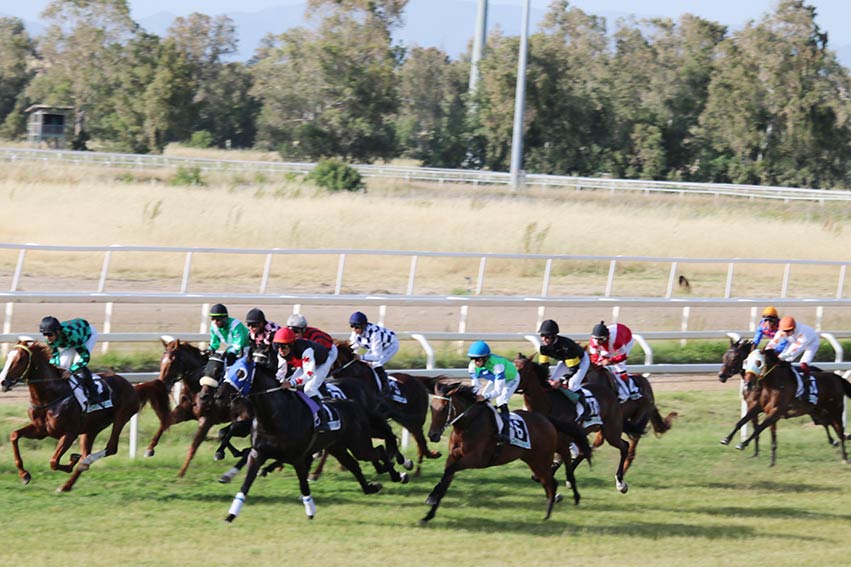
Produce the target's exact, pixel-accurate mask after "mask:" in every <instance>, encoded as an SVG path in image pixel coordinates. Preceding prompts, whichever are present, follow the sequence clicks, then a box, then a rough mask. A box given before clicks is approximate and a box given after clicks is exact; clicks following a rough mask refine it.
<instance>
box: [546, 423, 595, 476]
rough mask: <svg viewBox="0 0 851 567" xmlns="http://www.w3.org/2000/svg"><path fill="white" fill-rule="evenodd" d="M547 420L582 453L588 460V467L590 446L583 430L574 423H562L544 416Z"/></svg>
mask: <svg viewBox="0 0 851 567" xmlns="http://www.w3.org/2000/svg"><path fill="white" fill-rule="evenodd" d="M546 418H547V419H549V420H550V423H552V424H553V427H555V428H556V429H557V430H558V431H559V432H560V433H564V434H565V435H567V436H568V437H570V438H571V439H573V442H574V443H576V445H577V447H579V449H580V450H581V451H582V454H583V455H585V458H586V459H587V460H588V465H589V466H590V465H591V445H590V444H589V443H588V436H587V435H586V434H585V430H584V429H582V427H580V426H579V424H578V423H576V422H575V421H562V420H560V419H556V418H554V417H552V416H550V415H548V416H546Z"/></svg>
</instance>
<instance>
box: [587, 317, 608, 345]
mask: <svg viewBox="0 0 851 567" xmlns="http://www.w3.org/2000/svg"><path fill="white" fill-rule="evenodd" d="M591 337H592V338H595V339H598V340H601V341H602V340H606V339H608V338H609V328H608V327H606V323H605V322H603V321H600V322H599V323H597V324H596V325H594V329H593V330H592V331H591Z"/></svg>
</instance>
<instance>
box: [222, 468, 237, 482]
mask: <svg viewBox="0 0 851 567" xmlns="http://www.w3.org/2000/svg"><path fill="white" fill-rule="evenodd" d="M238 473H239V469H238V468H236V467H232V468H231V469H230V470H229V471H228V472H226V473H225V474H223V475H222V478H227V479H228V480H233V477H235V476H236V475H237V474H238Z"/></svg>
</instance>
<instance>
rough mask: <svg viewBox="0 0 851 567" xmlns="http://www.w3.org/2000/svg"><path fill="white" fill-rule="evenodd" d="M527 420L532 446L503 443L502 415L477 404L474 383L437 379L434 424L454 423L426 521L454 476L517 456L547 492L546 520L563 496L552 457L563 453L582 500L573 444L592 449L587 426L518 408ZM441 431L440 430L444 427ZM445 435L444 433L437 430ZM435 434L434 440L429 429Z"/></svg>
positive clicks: (576, 496)
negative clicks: (500, 432) (499, 427)
mask: <svg viewBox="0 0 851 567" xmlns="http://www.w3.org/2000/svg"><path fill="white" fill-rule="evenodd" d="M514 413H515V414H516V415H519V416H520V417H522V418H523V420H524V421H525V423H526V427H527V428H528V432H529V436H528V439H529V448H522V447H518V446H515V445H513V444H508V445H502V444H499V443H498V440H497V425H496V420H497V419H500V418H499V417H497V415H496V413H495V412H494V410H493V408H492V407H491V406H490V404H489V403H488V402H477V401H476V396H475V394H474V393H473V389H472V388H471V387H470V386H464V385H457V384H456V385H452V384H446V383H439V382H438V383H435V384H434V394H433V396H432V402H431V417H432V424H435V423H442V424H443V425H442V428H443V429H446V428H447V427H448V426H449V425H451V426H452V433H451V434H450V436H449V448H448V454H447V456H446V465H445V467H444V470H443V475H442V476H441V478H440V481H439V482H438V483H437V484H436V485H435V487H434V488H433V489H432V491H431V493H430V494H429V496H428V498H427V499H426V504H428V505H430V506H431V508H430V509H429V511H428V513H427V514H426V515H425V517H424V518H423V519H422V520H420V524H421V525H423V524H425V523H427V522H428V521H430V520H431V519H432V518H434V516H435V514H436V513H437V508H438V507H439V506H440V502H441V500H442V499H443V497H444V496H445V495H446V492H447V491H448V490H449V485H450V484H451V483H452V480H453V479H454V477H455V474H456V473H457V472H459V471H462V470H465V469H483V468H488V467H493V466H499V465H504V464H507V463H510V462H512V461H516V460H517V459H520V460H522V461H523V462H525V463H526V464H527V465H528V466H529V468H530V469H531V470H532V473H533V474H534V478H535V479H536V480H538V481H539V482H540V483H541V485H542V486H543V487H544V490H545V491H546V494H547V511H546V515H545V516H544V520H547V519H549V517H550V515H551V514H552V510H553V504H555V502H556V501H557V500H559V499H560V497H559V496H558V494H557V493H556V480H555V478H554V476H553V473H554V472H555V467H553V459H554V457H555V455H556V454H559V455H561V457H562V459H564V462H565V463H566V464H567V466H565V471H566V474H567V479H568V482H569V484H570V486H571V489H572V490H573V502H574V504H578V503H579V491H578V489H577V487H576V479H575V478H574V476H573V467H572V466H570V459H571V457H570V443H571V442H575V443H577V444H578V445H579V446H580V447H581V450H582V451H584V452H585V453H586V454H589V455H590V453H591V448H590V446H589V445H588V439H586V437H585V433H584V432H583V431H582V429H581V428H580V427H579V426H578V425H576V424H575V423H571V422H561V421H558V420H556V419H553V418H551V417H548V416H546V415H543V414H539V413H535V412H530V411H525V410H520V411H517V412H514ZM443 429H441V431H442V430H443ZM436 435H437V438H438V439H439V438H440V433H437V434H436ZM430 438H431V439H432V440H435V438H434V437H432V433H430Z"/></svg>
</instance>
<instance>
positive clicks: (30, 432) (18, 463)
mask: <svg viewBox="0 0 851 567" xmlns="http://www.w3.org/2000/svg"><path fill="white" fill-rule="evenodd" d="M21 437H23V438H24V439H44V438H45V437H47V433H45V432H43V431H42V430H40V429H38V428H36V426H35V425H34V424H32V423H30V424H29V425H27V426H26V427H22V428H20V429H16V430H15V431H13V432H12V434H11V435H9V441H11V443H12V452H13V453H14V454H15V467H17V469H18V477H20V479H21V482H23V483H24V484H29V483H30V481H31V480H32V475H30V473H29V472H28V471H27V470H26V469H25V468H24V460H23V459H22V458H21V451H20V449H19V448H18V439H19V438H21Z"/></svg>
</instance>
